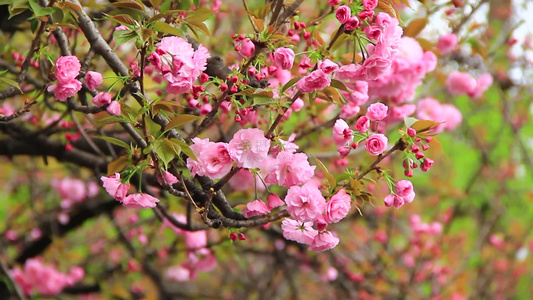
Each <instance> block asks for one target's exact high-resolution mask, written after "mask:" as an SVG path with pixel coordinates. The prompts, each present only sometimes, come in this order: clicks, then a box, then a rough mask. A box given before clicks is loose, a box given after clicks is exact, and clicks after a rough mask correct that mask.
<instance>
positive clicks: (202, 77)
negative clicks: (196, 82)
mask: <svg viewBox="0 0 533 300" xmlns="http://www.w3.org/2000/svg"><path fill="white" fill-rule="evenodd" d="M208 80H209V75H207V74H205V73H202V75H201V76H200V82H201V83H206V82H207V81H208Z"/></svg>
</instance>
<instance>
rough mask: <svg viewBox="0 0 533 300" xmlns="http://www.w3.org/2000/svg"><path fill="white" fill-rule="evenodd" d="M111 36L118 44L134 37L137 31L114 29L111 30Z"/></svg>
mask: <svg viewBox="0 0 533 300" xmlns="http://www.w3.org/2000/svg"><path fill="white" fill-rule="evenodd" d="M113 37H115V42H116V45H117V46H118V45H122V44H125V43H127V42H128V41H130V40H132V39H134V38H136V37H137V33H136V32H135V31H133V30H116V31H115V32H113Z"/></svg>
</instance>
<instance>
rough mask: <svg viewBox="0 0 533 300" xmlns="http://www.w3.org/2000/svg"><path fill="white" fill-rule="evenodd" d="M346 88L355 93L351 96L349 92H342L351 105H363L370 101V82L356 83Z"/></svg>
mask: <svg viewBox="0 0 533 300" xmlns="http://www.w3.org/2000/svg"><path fill="white" fill-rule="evenodd" d="M346 86H347V87H348V88H350V89H351V90H352V91H353V92H352V93H351V94H349V93H348V92H345V91H341V93H342V95H343V96H344V98H346V100H348V101H349V102H350V104H352V105H363V104H365V103H366V102H367V101H368V82H366V81H355V82H354V83H353V84H347V85H346Z"/></svg>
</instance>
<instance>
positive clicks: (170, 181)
mask: <svg viewBox="0 0 533 300" xmlns="http://www.w3.org/2000/svg"><path fill="white" fill-rule="evenodd" d="M163 179H164V180H165V181H166V182H168V184H174V183H176V182H178V178H176V176H174V174H172V173H170V172H168V171H163Z"/></svg>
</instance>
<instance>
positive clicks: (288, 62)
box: [274, 47, 294, 70]
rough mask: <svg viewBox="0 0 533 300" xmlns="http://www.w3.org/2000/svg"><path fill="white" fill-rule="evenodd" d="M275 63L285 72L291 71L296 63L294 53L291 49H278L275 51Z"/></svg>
mask: <svg viewBox="0 0 533 300" xmlns="http://www.w3.org/2000/svg"><path fill="white" fill-rule="evenodd" d="M274 61H275V62H276V66H278V67H280V68H282V69H284V70H290V69H291V68H292V64H293V63H294V51H292V49H290V48H283V47H282V48H278V49H276V50H275V51H274Z"/></svg>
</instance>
